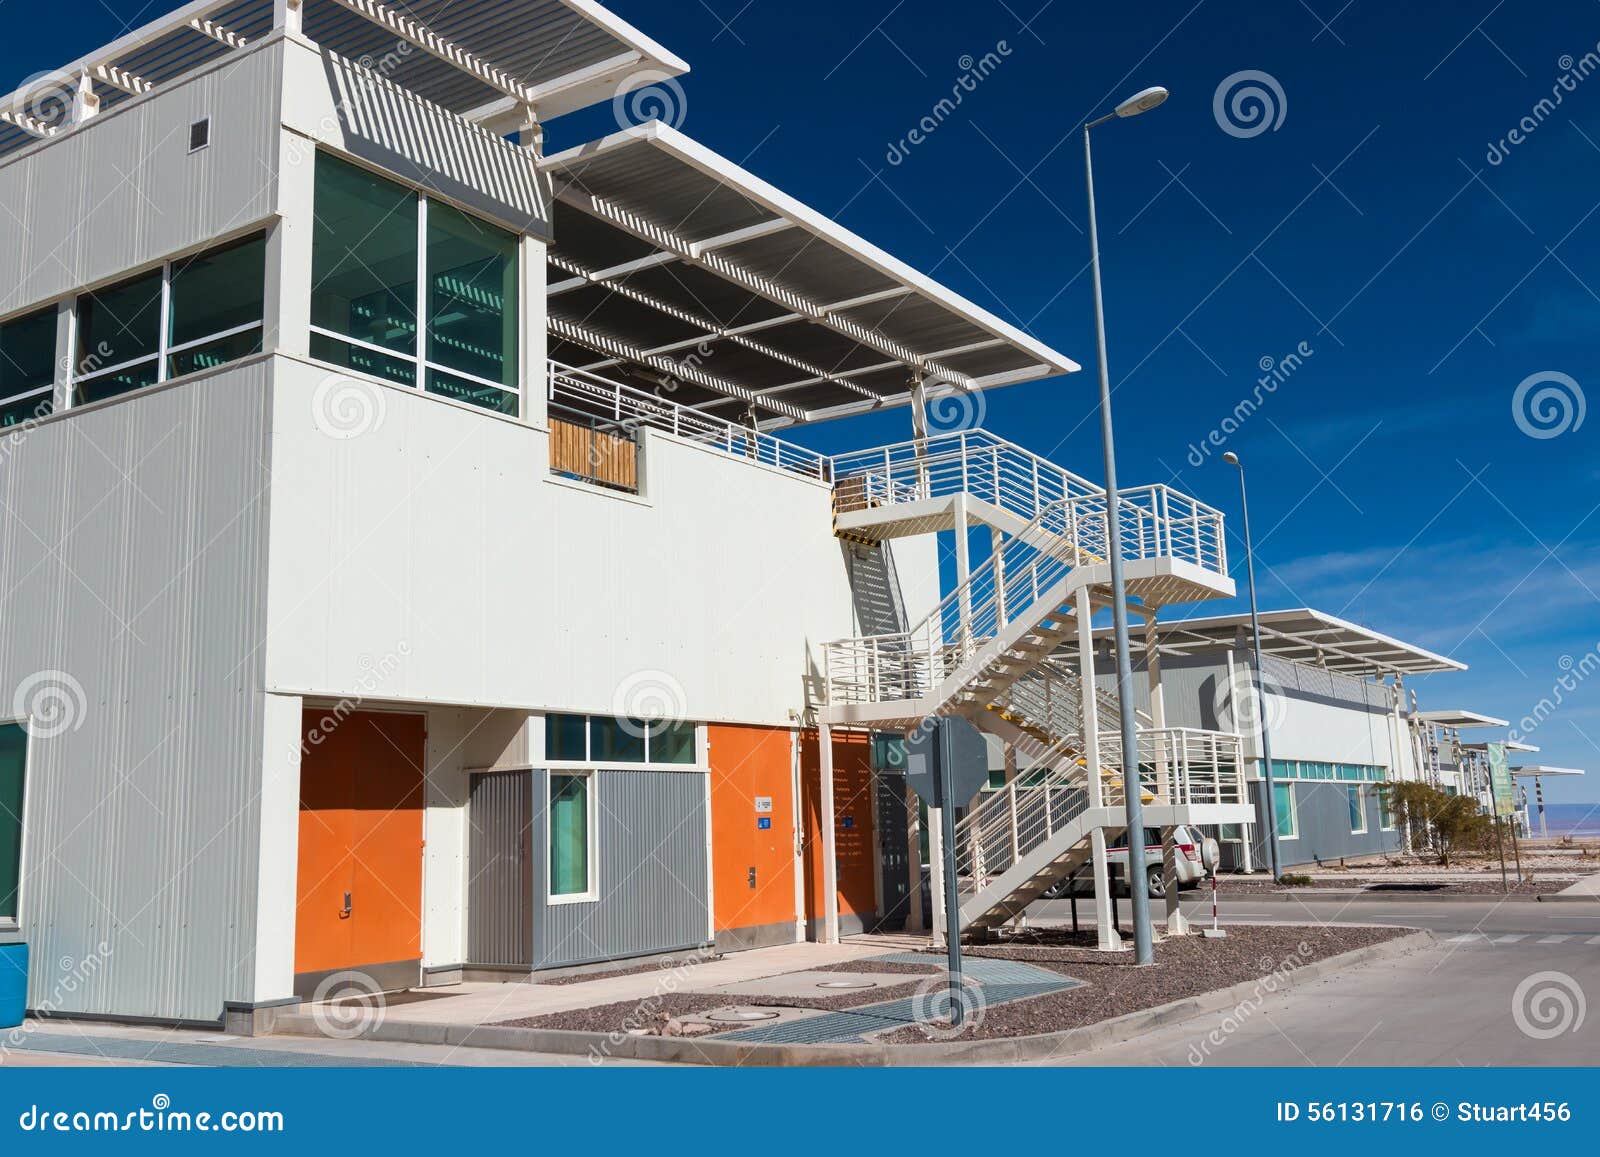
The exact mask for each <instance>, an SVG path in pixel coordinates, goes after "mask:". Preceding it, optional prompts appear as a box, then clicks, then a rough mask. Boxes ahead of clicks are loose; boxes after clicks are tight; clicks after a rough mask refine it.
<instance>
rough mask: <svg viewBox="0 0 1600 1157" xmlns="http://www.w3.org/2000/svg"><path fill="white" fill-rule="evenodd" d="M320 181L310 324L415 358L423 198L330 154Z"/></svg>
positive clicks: (321, 163)
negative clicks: (419, 225) (419, 207)
mask: <svg viewBox="0 0 1600 1157" xmlns="http://www.w3.org/2000/svg"><path fill="white" fill-rule="evenodd" d="M316 185H317V189H316V215H315V216H316V225H315V228H314V230H313V233H312V242H311V324H312V325H314V326H319V327H321V328H323V329H326V330H329V331H331V332H333V333H336V334H343V335H344V336H346V337H353V338H358V339H359V340H361V341H365V342H370V343H372V344H373V345H377V346H382V347H383V348H384V349H388V350H394V351H396V352H397V353H404V354H408V355H410V356H413V357H414V356H415V355H416V352H417V195H416V194H415V193H413V192H412V191H411V190H409V189H404V188H402V187H400V186H399V185H396V184H394V183H393V182H390V181H385V180H384V179H383V178H381V177H377V176H374V175H373V174H372V173H369V172H367V171H366V170H365V169H360V168H357V167H356V166H354V165H349V164H346V163H345V162H343V161H339V160H335V159H334V158H333V157H330V156H328V155H327V154H326V153H318V154H317V176H316ZM316 356H317V357H318V358H321V357H322V355H321V354H317V355H316ZM337 364H340V365H345V364H348V363H347V362H346V361H345V360H343V359H338V360H337ZM351 368H352V369H355V368H359V367H356V366H351ZM383 376H390V375H383ZM413 380H414V379H413Z"/></svg>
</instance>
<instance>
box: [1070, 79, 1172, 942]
mask: <svg viewBox="0 0 1600 1157" xmlns="http://www.w3.org/2000/svg"><path fill="white" fill-rule="evenodd" d="M1166 99H1167V90H1166V89H1164V88H1147V89H1144V90H1142V91H1140V92H1136V93H1134V94H1133V95H1132V96H1130V97H1129V98H1128V99H1127V100H1125V101H1123V102H1122V103H1121V104H1119V105H1118V106H1117V107H1116V109H1115V110H1114V111H1112V112H1109V113H1107V114H1106V115H1105V116H1103V117H1101V118H1100V119H1099V120H1093V121H1086V122H1085V123H1084V126H1083V175H1084V180H1085V181H1086V182H1087V184H1088V189H1089V265H1090V267H1091V269H1092V271H1093V276H1094V331H1095V341H1096V344H1097V347H1098V352H1099V355H1100V438H1101V441H1102V443H1103V445H1104V448H1105V469H1106V553H1107V554H1108V555H1110V562H1111V621H1112V626H1113V630H1114V632H1115V634H1116V640H1117V701H1118V703H1119V705H1120V707H1121V711H1120V712H1119V714H1120V715H1121V717H1122V720H1121V722H1122V795H1123V801H1124V806H1125V807H1126V808H1127V817H1128V847H1129V848H1130V849H1131V848H1138V847H1143V846H1144V801H1143V800H1142V799H1141V798H1140V795H1139V792H1140V790H1141V789H1140V784H1139V726H1138V721H1137V719H1136V718H1135V712H1134V698H1133V660H1132V659H1131V658H1130V656H1129V645H1128V598H1127V587H1126V584H1125V583H1124V581H1123V577H1122V534H1121V530H1122V518H1121V509H1122V508H1121V500H1120V498H1119V497H1118V495H1117V451H1116V444H1115V439H1114V438H1113V436H1112V425H1111V370H1110V367H1109V366H1108V365H1107V362H1106V312H1105V302H1104V298H1103V296H1102V293H1101V289H1100V234H1099V230H1098V229H1097V228H1096V225H1095V215H1094V159H1093V156H1092V155H1091V152H1090V148H1089V130H1090V129H1092V128H1094V127H1095V126H1096V125H1101V124H1104V123H1105V122H1106V121H1108V120H1111V119H1112V118H1113V117H1122V118H1126V117H1132V116H1138V115H1139V114H1140V113H1142V112H1149V111H1150V110H1151V109H1153V108H1155V107H1156V106H1157V105H1159V104H1160V103H1161V102H1162V101H1164V100H1166ZM1092 675H1093V672H1085V673H1084V678H1086V679H1087V678H1090V677H1092ZM1127 875H1128V897H1129V899H1130V900H1131V901H1132V906H1133V947H1134V954H1135V957H1136V959H1137V960H1138V962H1139V963H1140V964H1152V963H1154V962H1155V949H1154V947H1153V946H1152V944H1151V939H1150V885H1149V881H1148V880H1147V879H1146V878H1145V874H1144V872H1142V871H1136V870H1135V867H1134V857H1133V855H1132V854H1131V853H1130V855H1129V857H1128V873H1127Z"/></svg>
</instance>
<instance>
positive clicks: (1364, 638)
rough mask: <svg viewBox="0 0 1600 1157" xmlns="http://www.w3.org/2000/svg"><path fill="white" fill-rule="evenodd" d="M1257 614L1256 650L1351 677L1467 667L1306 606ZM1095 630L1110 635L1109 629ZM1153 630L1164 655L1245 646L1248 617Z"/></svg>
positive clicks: (1201, 620)
mask: <svg viewBox="0 0 1600 1157" xmlns="http://www.w3.org/2000/svg"><path fill="white" fill-rule="evenodd" d="M1260 618H1261V649H1262V651H1263V652H1265V653H1266V654H1268V655H1275V656H1277V657H1278V658H1280V659H1289V660H1292V661H1294V662H1297V663H1304V664H1307V665H1309V666H1313V667H1321V668H1324V669H1326V670H1329V671H1338V672H1339V673H1341V674H1345V675H1355V676H1371V675H1423V674H1429V673H1432V672H1438V671H1465V670H1466V669H1467V668H1466V664H1465V663H1458V662H1456V661H1455V660H1454V659H1447V658H1445V657H1444V656H1443V655H1435V654H1434V653H1433V652H1432V651H1426V650H1423V649H1422V648H1421V647H1416V646H1413V645H1412V644H1410V643H1402V642H1401V641H1400V640H1398V639H1393V638H1390V637H1389V636H1388V635H1381V634H1379V633H1378V632H1377V631H1372V630H1368V629H1367V628H1366V627H1362V626H1358V625H1357V624H1355V623H1351V622H1346V621H1345V620H1344V619H1340V618H1336V617H1335V616H1333V615H1329V614H1324V613H1323V612H1321V611H1314V610H1311V609H1310V608H1306V607H1302V608H1300V609H1299V610H1287V611H1263V612H1261V615H1260ZM1098 633H1102V634H1106V635H1108V636H1109V634H1110V632H1109V630H1102V631H1101V632H1098ZM1157 634H1158V637H1159V639H1160V643H1161V649H1162V651H1164V652H1167V653H1169V654H1179V655H1182V654H1201V653H1204V652H1207V651H1216V650H1219V649H1223V650H1225V649H1228V648H1231V647H1233V646H1234V645H1235V643H1236V642H1237V641H1238V640H1239V639H1240V638H1241V637H1242V638H1243V639H1244V641H1245V645H1246V646H1248V645H1249V643H1250V616H1249V615H1248V614H1237V615H1214V616H1210V617H1207V618H1198V619H1172V620H1169V621H1167V622H1164V623H1159V625H1158V627H1157Z"/></svg>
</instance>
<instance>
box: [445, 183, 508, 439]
mask: <svg viewBox="0 0 1600 1157" xmlns="http://www.w3.org/2000/svg"><path fill="white" fill-rule="evenodd" d="M427 310H428V327H427V328H428V360H429V361H430V362H432V363H433V364H434V365H437V366H442V367H444V368H445V369H447V370H455V371H457V372H459V373H464V374H470V375H471V376H473V377H475V378H483V379H485V380H486V381H490V382H498V383H499V384H500V385H502V386H507V387H511V388H515V387H516V384H517V239H516V237H514V236H513V235H512V234H510V233H507V232H505V231H504V230H502V229H496V228H495V227H494V226H492V225H488V224H486V223H484V222H482V221H479V220H477V219H476V218H474V217H469V216H467V215H466V214H465V213H462V212H460V211H459V210H457V209H454V208H452V207H450V206H449V205H444V204H441V203H439V202H437V201H430V202H429V203H428V305H427ZM432 388H433V385H432V383H431V382H430V384H429V389H432ZM479 404H481V403H479ZM491 408H494V407H491Z"/></svg>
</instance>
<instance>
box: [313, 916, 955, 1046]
mask: <svg viewBox="0 0 1600 1157" xmlns="http://www.w3.org/2000/svg"><path fill="white" fill-rule="evenodd" d="M888 943H890V941H886V940H884V939H882V938H872V939H870V940H868V939H863V940H859V941H851V942H847V943H844V944H812V943H803V944H784V945H780V946H778V947H774V948H755V949H751V950H750V951H748V952H734V953H729V954H728V955H727V956H724V957H722V958H720V959H709V960H706V961H704V962H703V963H699V964H687V965H676V966H668V967H666V968H663V969H660V970H652V971H650V972H637V973H633V974H631V975H625V976H615V975H612V976H608V975H605V974H601V975H597V976H596V977H595V978H594V979H593V980H582V981H574V982H570V983H566V984H531V983H510V984H496V983H467V984H455V985H450V986H448V987H443V988H430V989H427V990H426V996H427V998H426V999H424V1000H418V1001H415V1002H412V1003H406V1004H393V1005H389V1006H388V1007H387V1008H385V1009H384V1012H383V1019H384V1021H385V1023H387V1024H419V1025H483V1024H494V1023H496V1022H497V1021H503V1020H520V1019H521V1018H523V1017H533V1016H546V1015H548V1014H550V1013H554V1012H565V1011H567V1010H568V1009H574V1008H592V1007H595V1006H598V1005H605V1004H619V1003H622V1002H624V1001H644V1000H649V999H650V998H652V997H658V996H661V995H664V994H666V993H672V992H704V991H705V990H706V989H708V988H713V987H716V986H719V985H724V984H745V983H748V982H750V981H756V980H763V979H766V978H768V977H772V976H781V975H783V974H784V973H788V972H804V971H806V970H808V969H813V968H820V967H825V966H827V965H831V964H846V963H850V962H852V961H857V960H865V959H867V958H868V957H872V956H882V955H883V954H884V952H885V951H892V950H893V949H892V948H886V947H885V945H886V944H888ZM894 943H895V944H897V945H898V944H902V943H903V944H909V943H912V942H911V941H904V942H901V941H895V942H894ZM917 943H926V941H918V942H917ZM311 1012H312V1009H311V1007H309V1006H307V1007H305V1008H302V1009H301V1010H300V1013H301V1014H302V1015H304V1014H309V1013H311Z"/></svg>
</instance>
